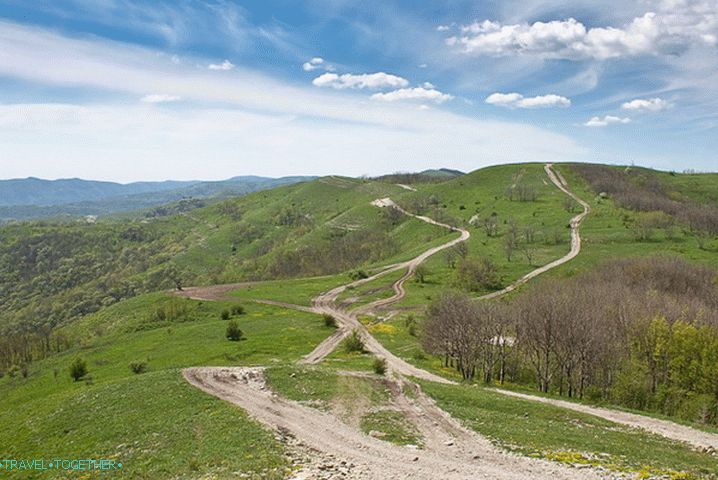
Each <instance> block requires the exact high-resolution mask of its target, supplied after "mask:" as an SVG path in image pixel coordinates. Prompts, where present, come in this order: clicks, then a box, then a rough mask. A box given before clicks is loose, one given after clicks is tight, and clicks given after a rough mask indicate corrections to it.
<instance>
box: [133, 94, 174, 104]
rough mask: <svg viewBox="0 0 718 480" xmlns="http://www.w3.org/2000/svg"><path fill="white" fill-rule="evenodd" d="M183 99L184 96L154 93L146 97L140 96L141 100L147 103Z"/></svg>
mask: <svg viewBox="0 0 718 480" xmlns="http://www.w3.org/2000/svg"><path fill="white" fill-rule="evenodd" d="M181 99H182V98H181V97H178V96H177V95H165V94H152V95H145V96H144V97H142V98H140V101H141V102H145V103H166V102H176V101H178V100H181Z"/></svg>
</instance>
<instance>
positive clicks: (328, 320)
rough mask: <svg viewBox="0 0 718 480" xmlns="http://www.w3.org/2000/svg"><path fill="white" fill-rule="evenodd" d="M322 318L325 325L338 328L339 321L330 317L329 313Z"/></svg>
mask: <svg viewBox="0 0 718 480" xmlns="http://www.w3.org/2000/svg"><path fill="white" fill-rule="evenodd" d="M322 318H323V319H324V325H325V326H327V327H333V328H336V327H337V319H336V318H334V317H333V316H331V315H329V314H328V313H325V314H323V315H322Z"/></svg>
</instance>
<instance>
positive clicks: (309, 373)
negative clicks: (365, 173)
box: [0, 164, 718, 479]
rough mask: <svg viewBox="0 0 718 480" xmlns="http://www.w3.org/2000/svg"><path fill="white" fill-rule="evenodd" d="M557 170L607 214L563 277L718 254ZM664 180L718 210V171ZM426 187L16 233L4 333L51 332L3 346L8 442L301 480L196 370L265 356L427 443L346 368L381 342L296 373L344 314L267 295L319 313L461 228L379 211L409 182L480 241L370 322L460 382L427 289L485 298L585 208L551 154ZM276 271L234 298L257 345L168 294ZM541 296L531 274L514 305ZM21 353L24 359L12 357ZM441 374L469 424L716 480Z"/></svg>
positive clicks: (294, 386)
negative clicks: (562, 187) (628, 263)
mask: <svg viewBox="0 0 718 480" xmlns="http://www.w3.org/2000/svg"><path fill="white" fill-rule="evenodd" d="M558 168H559V170H560V171H561V172H562V174H563V175H564V176H565V177H566V178H567V180H568V182H569V184H570V185H571V189H572V190H573V191H575V192H576V193H577V194H578V195H579V196H580V197H581V198H584V199H585V200H587V201H589V203H590V204H591V206H592V209H593V211H592V214H591V215H590V216H589V217H588V218H587V220H586V221H585V223H584V225H583V227H582V236H583V237H584V243H583V246H584V248H583V250H582V252H581V254H580V255H579V257H578V258H576V259H575V260H573V261H572V262H570V263H568V264H567V265H564V266H562V267H560V268H559V269H557V270H556V271H554V272H551V273H550V274H547V277H549V278H550V277H554V278H569V277H576V276H577V275H578V274H581V273H583V272H587V271H591V270H593V269H594V268H595V267H596V265H599V264H600V263H602V262H603V261H605V260H606V259H607V258H612V257H631V256H636V255H639V256H643V255H647V254H650V253H656V252H672V253H675V254H677V255H680V256H683V257H685V258H687V259H690V260H694V261H698V262H700V263H703V264H707V265H716V266H718V260H717V258H718V255H715V253H716V247H718V245H716V240H715V239H713V238H708V239H707V240H706V239H705V238H703V237H702V235H703V234H702V233H701V232H700V231H698V230H696V229H694V228H691V226H690V225H685V224H683V223H681V220H679V219H676V221H675V222H672V223H661V224H657V225H656V226H652V227H650V228H649V230H650V231H649V232H648V235H646V229H645V228H644V226H642V225H641V221H642V220H644V219H647V220H651V221H652V220H653V218H652V216H653V214H652V213H651V212H650V211H648V212H647V211H637V210H631V209H628V208H625V207H624V206H621V205H620V204H618V201H617V199H616V198H612V197H611V196H606V195H603V196H602V195H600V193H601V192H598V191H595V190H593V189H592V188H591V186H590V185H589V183H588V182H587V181H586V180H585V178H584V177H583V176H582V175H581V174H580V173H579V172H578V171H576V170H574V169H573V168H571V167H570V166H568V165H561V166H559V167H558ZM651 174H652V173H651ZM656 175H658V176H659V178H660V181H661V182H666V185H668V186H670V189H668V191H670V192H673V193H671V195H672V198H674V199H684V198H685V199H688V200H690V201H692V202H696V203H699V204H704V205H712V204H713V202H714V200H715V198H716V191H717V189H718V184H716V182H715V181H714V180H715V179H714V178H713V177H710V176H700V175H698V176H694V175H691V176H686V177H684V176H681V175H675V176H673V175H670V174H656ZM689 177H690V178H689ZM412 187H413V188H415V189H416V191H415V192H412V191H409V190H406V189H404V188H401V187H399V186H396V185H394V184H392V183H387V182H386V181H369V180H354V179H345V178H337V177H328V178H323V179H319V180H316V181H313V182H308V183H303V184H297V185H292V186H287V187H282V188H278V189H273V190H269V191H264V192H258V193H254V194H250V195H247V196H245V197H242V198H238V199H232V200H227V201H223V202H221V203H218V204H216V205H212V206H210V207H207V208H203V209H197V210H193V211H191V212H185V213H184V214H180V215H170V216H163V217H156V218H152V219H148V220H146V221H137V220H128V221H119V220H117V221H108V222H99V223H97V224H77V223H76V224H45V223H29V224H23V225H10V226H6V227H3V228H2V229H0V233H1V234H2V236H1V237H0V275H1V276H2V277H1V278H2V281H1V282H0V289H1V291H0V294H2V298H3V299H4V301H3V303H2V306H1V307H0V322H1V323H0V326H4V327H5V328H6V329H9V328H10V327H11V326H12V327H13V328H15V329H17V331H21V332H22V331H27V330H23V328H26V327H31V328H29V331H31V332H35V333H33V334H32V335H37V337H29V336H28V335H30V334H27V333H25V334H21V335H19V336H14V337H11V336H4V337H3V339H4V340H5V341H6V342H7V341H8V339H9V341H13V342H15V341H18V340H23V341H24V340H33V339H34V340H38V341H40V342H43V341H44V340H47V345H46V344H45V343H40V344H39V345H38V344H29V345H30V347H28V348H26V349H25V350H22V349H20V350H12V351H11V355H8V353H7V352H8V350H2V349H0V354H3V355H5V357H4V358H3V361H4V362H5V364H4V366H3V367H2V368H0V370H1V371H2V372H3V373H6V375H4V376H3V377H1V378H0V438H2V439H3V442H2V443H1V444H0V454H1V455H4V456H5V457H21V456H22V457H32V456H36V457H45V456H47V455H52V456H58V457H68V458H79V457H83V458H87V457H90V458H92V457H96V458H114V459H117V460H119V461H122V462H123V471H124V473H125V475H126V476H127V477H128V478H205V477H206V478H220V479H221V478H234V477H236V475H237V472H240V473H243V474H245V475H248V476H250V478H251V477H255V478H284V477H285V475H286V474H287V473H288V472H289V470H288V469H291V468H292V467H291V465H290V462H289V459H288V458H287V456H286V454H287V452H286V451H285V450H284V447H283V445H282V444H281V442H279V441H278V440H277V439H276V438H275V437H274V435H273V434H272V433H271V432H269V431H267V430H266V429H264V428H263V427H261V426H260V425H258V424H257V423H255V422H254V421H252V420H250V419H249V418H247V417H246V415H245V414H244V413H243V412H242V411H241V410H240V409H238V408H235V407H233V406H231V405H229V404H227V403H225V402H222V401H220V400H217V399H215V398H212V397H209V396H207V395H205V394H203V393H201V392H199V391H197V390H196V389H194V388H193V387H191V386H189V385H188V384H187V383H186V382H184V380H182V378H181V376H180V369H181V368H183V367H187V366H194V365H220V366H221V365H267V366H269V367H270V368H269V370H268V377H269V381H270V385H271V386H272V388H274V389H275V390H276V391H277V392H279V393H281V394H282V395H285V396H287V397H289V398H293V399H296V400H299V401H310V402H309V404H311V405H314V406H316V407H317V408H322V409H334V410H336V411H337V412H341V414H342V415H347V416H348V417H351V418H353V420H351V421H355V422H357V423H358V428H360V429H363V430H364V431H365V432H369V431H374V432H380V433H381V434H382V435H383V438H385V439H386V440H387V441H391V442H394V443H397V444H416V445H421V438H420V436H419V435H418V432H416V431H415V430H414V429H412V428H411V425H408V424H406V423H405V422H403V421H402V419H401V418H397V417H396V416H395V415H392V413H391V411H390V410H387V409H386V407H387V405H388V404H389V403H390V399H389V398H388V396H387V395H388V393H387V390H386V388H385V387H384V385H383V383H382V382H381V380H380V379H379V378H378V377H371V376H369V377H365V376H363V377H361V378H355V377H347V376H346V375H344V374H343V373H342V372H344V371H345V370H360V371H362V372H363V373H364V374H368V373H369V372H371V370H372V362H373V358H372V357H371V356H370V355H366V354H357V353H347V352H345V351H343V350H341V349H340V350H337V351H336V352H334V353H333V354H332V355H331V356H330V357H329V358H328V359H327V361H326V362H325V363H324V364H323V365H321V366H319V367H313V368H298V367H296V366H294V365H292V363H293V362H294V361H295V360H297V359H298V358H300V357H301V356H302V355H304V354H306V353H308V352H309V351H311V350H312V349H313V348H314V346H316V345H317V344H318V343H319V342H321V341H322V340H323V339H324V338H326V337H327V336H329V335H330V334H331V333H332V331H333V328H331V327H328V326H325V324H324V321H323V319H322V318H321V317H319V316H317V315H313V314H309V313H303V312H296V311H293V310H287V309H283V308H279V307H274V306H267V305H262V304H257V303H254V302H252V300H253V299H272V300H277V301H285V302H290V303H295V304H301V305H309V302H310V300H311V298H312V297H313V296H315V295H316V294H318V293H320V292H322V291H326V290H328V289H330V288H332V287H334V286H337V285H341V284H344V283H347V282H348V279H349V276H350V273H352V274H355V273H356V270H365V271H366V272H371V271H373V269H374V268H375V267H378V266H381V265H386V264H389V263H392V262H395V261H399V260H403V259H408V258H411V257H413V256H415V255H417V254H418V253H420V252H421V251H423V250H425V249H426V248H427V247H428V246H430V245H434V244H438V243H442V242H445V241H446V240H447V239H449V238H453V236H455V235H456V233H449V232H447V231H446V230H445V229H442V228H439V227H434V226H430V225H428V224H426V223H424V222H421V221H419V220H416V219H410V218H407V217H405V216H396V215H394V214H392V212H391V211H388V210H381V209H378V208H376V207H373V206H371V205H370V202H371V201H372V200H374V199H376V198H381V197H386V196H391V197H392V198H393V199H394V200H396V201H397V202H398V203H400V204H401V205H402V206H404V208H406V209H407V210H410V211H413V212H416V213H421V214H426V215H428V216H431V217H432V218H436V219H438V220H441V221H445V222H447V223H450V224H453V225H460V226H464V227H466V228H468V229H470V231H471V233H472V236H471V239H470V241H469V244H468V250H467V251H466V252H462V251H453V252H451V253H450V255H448V256H447V255H446V254H445V253H442V254H439V255H437V256H435V257H432V258H431V259H429V261H428V262H427V263H426V265H425V266H424V269H423V272H421V273H422V275H421V276H422V277H424V278H423V281H418V279H413V280H411V281H410V282H409V283H408V284H407V291H408V296H407V297H406V298H405V299H404V301H403V302H402V304H400V307H402V308H403V309H406V310H407V311H402V312H400V313H399V314H397V315H395V316H394V317H393V318H391V319H389V320H388V321H386V322H383V323H378V322H376V319H374V318H370V317H367V318H362V319H361V320H362V321H365V322H367V324H368V325H369V330H370V331H371V332H372V333H373V334H374V335H375V336H376V337H377V338H378V339H379V340H380V341H381V342H382V343H384V344H385V345H386V346H387V347H388V348H389V349H390V350H392V351H393V352H395V353H396V354H397V355H399V356H401V357H403V358H405V359H407V360H408V361H409V362H412V363H414V364H416V365H418V366H420V367H422V368H425V369H428V370H431V371H434V372H437V373H440V374H442V375H445V376H448V377H451V378H454V379H458V378H459V376H458V374H457V373H456V371H455V370H454V369H453V368H447V367H444V366H443V365H442V359H441V358H439V357H436V356H431V355H428V354H427V353H426V352H424V350H423V349H422V347H421V345H420V343H419V336H420V334H421V322H422V317H423V312H424V309H425V306H426V305H427V303H428V302H429V301H431V300H433V299H434V298H436V296H437V295H438V293H439V292H440V291H442V290H444V289H446V288H447V287H456V288H461V289H467V290H469V291H470V293H471V294H472V295H474V296H476V295H479V294H481V293H485V292H487V291H490V290H492V289H495V288H499V287H501V286H502V285H506V284H507V283H509V282H511V281H512V280H513V279H515V278H517V277H519V276H521V275H523V274H525V273H526V272H528V271H530V270H532V269H533V268H535V266H537V265H542V264H545V263H547V262H549V261H551V260H553V259H555V258H558V257H560V256H561V255H564V254H565V253H566V252H567V251H568V249H569V229H568V222H569V219H570V218H571V217H573V216H574V215H576V214H577V212H578V209H577V206H576V205H575V204H574V203H573V202H570V201H567V200H566V196H565V195H564V194H562V193H561V192H560V191H559V190H558V189H556V187H555V186H554V185H552V184H551V183H550V182H549V181H548V178H547V177H546V174H545V172H544V171H543V165H540V164H524V165H507V166H500V167H492V168H487V169H482V170H479V171H476V172H473V173H470V174H467V175H463V176H457V177H454V178H451V179H450V180H447V181H444V182H433V181H432V182H425V183H412ZM651 225H652V224H651ZM669 226H670V227H671V228H668V227H669ZM512 232H513V233H512ZM512 234H516V235H517V238H516V244H515V245H514V246H513V250H512V251H511V252H510V253H511V255H509V252H507V248H506V239H507V237H509V236H510V235H512ZM509 256H510V257H511V258H509ZM485 261H488V263H482V262H485ZM486 265H490V266H491V268H490V270H491V272H489V273H491V274H492V275H493V282H491V284H488V283H482V282H478V281H477V282H467V276H466V275H467V272H468V274H471V273H472V272H473V273H476V269H486V268H487V267H486ZM472 269H473V270H472ZM484 273H486V272H484ZM399 275H400V272H396V273H394V274H390V275H387V276H386V277H384V278H381V279H379V280H377V281H375V282H370V283H367V284H365V285H363V286H362V287H360V288H356V289H354V290H350V291H347V292H345V294H344V295H343V296H342V297H341V298H340V300H347V299H349V298H350V297H353V298H352V301H355V302H357V303H358V304H361V303H365V302H367V301H369V300H371V299H374V298H381V297H386V296H389V295H391V291H390V290H389V288H388V286H389V285H390V284H391V282H392V281H394V280H396V278H398V276H399ZM469 276H470V275H469ZM258 279H269V280H267V281H262V282H257V283H252V284H249V285H246V286H245V287H244V288H241V289H239V290H237V291H236V292H232V293H231V294H230V297H234V298H237V301H241V302H242V305H243V306H244V308H245V310H246V313H244V314H241V315H240V314H237V315H234V316H233V318H232V319H233V320H235V321H237V322H238V324H239V327H240V328H241V330H242V331H243V333H244V335H245V337H246V339H245V340H242V341H239V342H230V341H228V340H227V339H226V338H225V331H226V328H227V320H223V319H222V315H223V311H225V310H228V311H229V310H230V309H231V307H232V306H234V305H236V302H231V301H226V302H200V301H194V300H189V299H184V298H176V297H172V296H169V295H168V294H167V293H163V292H161V291H159V290H162V289H169V288H172V287H174V286H175V284H176V283H177V282H180V283H181V284H183V285H188V284H190V283H196V284H214V283H224V282H234V281H244V280H258ZM541 283H542V280H539V281H538V282H537V285H538V286H540V285H541ZM534 288H537V286H535V285H534V284H530V285H527V286H526V287H525V288H524V289H522V290H521V291H519V292H518V293H517V294H514V296H513V298H521V296H523V295H525V294H526V293H527V292H531V291H532V290H533V289H534ZM148 292H150V293H148ZM230 315H231V314H230ZM43 325H51V326H54V327H55V329H54V331H51V330H49V329H47V330H45V329H43V328H42V327H43ZM19 327H23V328H19ZM6 331H8V330H6ZM50 332H52V333H50ZM19 344H20V345H24V344H23V343H22V342H20V343H19ZM1 345H2V343H0V346H1ZM32 345H35V346H32ZM40 352H41V353H42V354H40ZM23 353H24V354H28V355H29V358H27V357H23ZM40 357H44V358H40ZM78 357H79V358H82V359H83V360H84V361H85V362H86V364H87V368H88V370H89V372H88V376H87V377H86V378H85V379H84V380H82V381H79V382H74V381H73V380H72V379H71V378H70V375H69V366H70V364H71V363H72V362H73V361H74V360H75V359H76V358H78ZM29 360H34V361H29ZM138 362H140V363H142V362H144V363H145V364H146V367H147V371H146V372H145V373H140V374H135V373H133V371H132V370H131V368H130V365H131V364H132V363H138ZM11 364H13V365H16V368H15V369H12V370H11V369H9V368H8V366H9V365H11ZM11 373H12V374H11ZM423 388H424V389H425V391H426V392H427V393H428V394H430V395H431V396H432V397H433V398H434V399H435V400H436V401H437V402H438V403H439V405H440V406H441V407H443V408H445V409H446V410H447V411H449V412H450V413H452V414H453V415H454V416H456V418H458V419H460V420H462V421H463V422H465V424H466V425H467V426H469V427H470V428H473V429H475V430H476V431H478V432H480V433H482V434H484V435H487V436H488V437H489V438H490V439H491V440H492V441H493V442H494V443H496V444H497V445H500V446H502V447H504V448H508V449H510V450H513V451H516V452H518V453H520V454H525V455H531V456H537V457H542V458H548V459H552V460H555V461H559V462H565V463H569V464H572V465H575V464H592V465H600V466H602V467H605V468H609V469H612V470H614V471H619V472H621V471H622V472H631V474H640V475H644V476H650V475H654V476H660V475H666V476H671V475H673V476H674V478H702V477H705V478H711V477H710V475H711V474H712V472H715V471H716V469H718V465H717V464H716V461H715V457H711V456H708V455H705V454H699V453H697V452H694V451H692V450H690V449H689V448H688V447H686V446H685V445H682V444H678V443H675V442H671V441H668V440H665V439H662V438H659V437H656V436H653V435H649V434H645V433H642V432H637V431H633V430H630V429H626V428H622V427H619V426H618V425H616V424H613V423H610V422H604V421H598V420H597V419H595V418H593V417H590V416H587V415H581V414H577V413H570V412H567V411H565V410H561V409H558V408H548V407H546V406H541V405H535V404H532V403H530V402H527V401H524V400H519V399H506V398H504V397H498V396H497V394H495V393H492V392H490V391H488V390H485V389H483V388H477V387H476V386H471V385H465V386H461V387H450V386H447V387H444V386H438V385H430V384H425V385H423ZM679 471H684V472H689V473H687V474H682V473H678V472H679ZM56 475H58V476H59V474H56ZM681 475H683V476H681ZM47 476H48V478H52V473H50V474H47ZM18 478H19V477H18ZM58 478H59V477H58Z"/></svg>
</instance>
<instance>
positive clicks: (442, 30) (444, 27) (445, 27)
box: [436, 25, 451, 32]
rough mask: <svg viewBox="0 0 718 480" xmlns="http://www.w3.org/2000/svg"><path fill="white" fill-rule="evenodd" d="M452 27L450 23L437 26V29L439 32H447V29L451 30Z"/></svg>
mask: <svg viewBox="0 0 718 480" xmlns="http://www.w3.org/2000/svg"><path fill="white" fill-rule="evenodd" d="M450 28H451V27H450V26H448V25H439V26H438V27H436V31H437V32H446V31H447V30H449V29H450Z"/></svg>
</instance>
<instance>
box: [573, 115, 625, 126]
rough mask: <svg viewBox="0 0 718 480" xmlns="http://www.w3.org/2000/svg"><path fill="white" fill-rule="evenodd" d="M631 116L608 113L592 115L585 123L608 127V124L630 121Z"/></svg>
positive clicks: (586, 124)
mask: <svg viewBox="0 0 718 480" xmlns="http://www.w3.org/2000/svg"><path fill="white" fill-rule="evenodd" d="M630 122H631V119H630V118H625V117H616V116H613V115H606V116H605V117H603V118H601V117H592V118H591V119H590V120H589V121H587V122H586V123H584V125H585V126H586V127H607V126H608V125H613V124H621V123H624V124H625V123H630Z"/></svg>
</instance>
